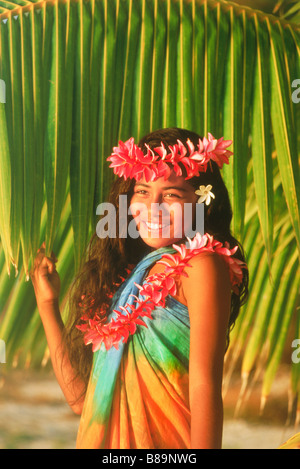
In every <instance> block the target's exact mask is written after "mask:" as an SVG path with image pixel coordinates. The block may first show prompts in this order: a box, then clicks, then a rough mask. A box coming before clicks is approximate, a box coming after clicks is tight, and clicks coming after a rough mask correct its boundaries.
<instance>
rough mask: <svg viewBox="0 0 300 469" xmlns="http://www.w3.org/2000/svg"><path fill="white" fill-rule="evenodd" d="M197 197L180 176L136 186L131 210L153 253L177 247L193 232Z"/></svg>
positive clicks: (173, 174)
mask: <svg viewBox="0 0 300 469" xmlns="http://www.w3.org/2000/svg"><path fill="white" fill-rule="evenodd" d="M197 200H198V197H197V195H196V194H195V189H194V188H193V187H192V186H191V185H190V184H189V183H188V182H187V181H186V180H185V178H184V177H183V176H176V174H175V173H174V172H173V171H172V172H171V175H170V177H169V178H168V179H167V180H165V179H164V178H158V179H157V180H156V181H154V182H146V181H145V180H144V179H141V180H140V181H138V182H136V184H135V187H134V194H133V196H132V198H131V202H130V207H131V213H132V216H133V218H134V220H135V222H136V225H137V229H138V231H139V234H140V236H141V238H142V239H143V241H144V242H145V243H146V244H147V245H148V246H150V247H151V248H153V249H158V248H160V247H164V246H168V245H170V244H173V243H178V242H179V241H181V240H184V239H185V235H186V234H187V233H188V232H189V230H190V229H191V228H192V224H193V220H194V217H195V207H196V203H197Z"/></svg>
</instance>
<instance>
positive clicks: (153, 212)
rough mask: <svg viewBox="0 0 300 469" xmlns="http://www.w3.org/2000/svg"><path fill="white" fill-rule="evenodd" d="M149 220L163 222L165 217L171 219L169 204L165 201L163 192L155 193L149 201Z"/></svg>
mask: <svg viewBox="0 0 300 469" xmlns="http://www.w3.org/2000/svg"><path fill="white" fill-rule="evenodd" d="M147 210H148V221H149V222H150V221H151V222H153V223H155V222H161V221H163V220H164V219H169V215H170V213H169V205H168V204H167V203H166V202H164V200H163V197H162V195H161V194H157V195H155V194H153V196H152V197H150V198H149V200H148V203H147Z"/></svg>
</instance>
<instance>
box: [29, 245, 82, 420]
mask: <svg viewBox="0 0 300 469" xmlns="http://www.w3.org/2000/svg"><path fill="white" fill-rule="evenodd" d="M55 262H56V259H55V256H54V254H53V253H52V257H46V256H45V249H44V243H43V245H42V247H41V248H40V249H39V251H38V254H37V256H36V258H35V261H34V269H33V272H32V273H31V280H32V283H33V287H34V291H35V296H36V301H37V307H38V310H39V313H40V316H41V320H42V323H43V326H44V329H45V334H46V338H47V342H48V347H49V351H50V357H51V361H52V365H53V369H54V373H55V375H56V378H57V381H58V383H59V385H60V387H61V389H62V391H63V393H64V395H65V398H66V400H67V402H68V404H69V405H70V406H71V408H72V410H73V411H74V412H75V413H76V414H78V415H79V414H81V411H82V406H83V401H84V395H83V393H84V389H85V384H84V383H83V381H81V380H80V379H78V378H76V377H75V373H74V370H73V367H72V365H71V363H70V360H69V357H68V353H67V351H66V346H65V344H64V343H63V331H64V324H63V321H62V318H61V315H60V311H59V292H60V278H59V275H58V272H57V271H56V268H55Z"/></svg>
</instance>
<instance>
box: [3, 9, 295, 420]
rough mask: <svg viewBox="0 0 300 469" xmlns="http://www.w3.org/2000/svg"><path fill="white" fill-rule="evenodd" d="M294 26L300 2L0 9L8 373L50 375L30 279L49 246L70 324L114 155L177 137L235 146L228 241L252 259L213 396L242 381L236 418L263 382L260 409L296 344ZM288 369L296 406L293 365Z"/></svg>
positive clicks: (228, 174) (228, 173) (228, 178)
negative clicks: (126, 147)
mask: <svg viewBox="0 0 300 469" xmlns="http://www.w3.org/2000/svg"><path fill="white" fill-rule="evenodd" d="M299 19H300V2H295V1H289V0H286V1H284V0H281V1H271V0H264V1H263V0H262V1H259V0H247V1H246V0H240V1H235V2H229V1H225V0H223V1H222V0H78V1H75V0H74V1H73V0H48V1H41V2H34V1H28V0H17V1H16V0H14V2H6V1H5V0H0V78H1V79H3V80H4V81H5V84H6V102H5V103H0V193H1V204H0V234H1V247H0V338H1V339H3V340H5V342H6V355H7V364H6V367H7V369H9V367H20V368H24V367H28V366H31V367H35V368H40V367H41V366H48V364H49V356H48V350H47V344H46V341H45V337H44V332H43V329H42V325H41V322H40V319H39V315H38V312H37V309H36V302H35V297H34V292H33V288H32V285H31V282H30V281H26V280H28V274H29V271H30V268H31V265H32V260H33V258H34V255H35V253H36V251H37V249H38V248H39V247H40V245H41V244H42V242H43V241H44V240H45V241H46V249H47V253H48V254H50V253H51V251H52V250H53V251H54V252H55V254H56V256H57V258H58V259H59V261H58V263H57V270H58V272H59V274H60V276H61V280H62V289H61V309H62V312H63V314H66V313H67V312H66V308H65V307H64V305H65V304H66V299H67V294H68V289H69V287H70V284H71V282H72V279H73V277H74V274H75V273H76V271H77V270H78V268H79V266H80V263H81V262H82V261H83V259H84V257H85V253H86V247H87V244H88V240H89V238H90V237H91V235H92V233H93V232H94V231H95V227H96V223H97V219H96V207H97V205H98V204H99V203H101V202H102V201H103V200H105V197H106V195H107V192H108V189H109V186H110V184H111V182H112V178H113V174H112V171H111V170H109V169H108V165H107V163H106V157H107V156H108V155H109V154H110V152H111V148H112V146H113V145H115V144H116V142H117V141H118V139H120V138H121V139H127V138H129V136H132V135H133V136H134V137H135V138H136V139H138V138H139V137H141V136H142V135H143V134H145V133H148V132H149V131H151V130H154V129H156V128H160V127H169V126H179V127H186V128H189V129H191V130H195V131H197V132H198V133H200V134H202V135H207V132H211V133H212V134H213V135H215V136H216V137H219V136H221V135H224V136H225V138H226V139H232V140H233V142H234V143H233V151H234V155H235V156H234V157H233V159H232V164H231V165H229V167H226V168H224V170H223V177H224V180H225V182H226V185H227V187H228V190H229V193H230V197H231V202H232V207H233V214H234V215H233V221H232V230H233V232H234V234H235V236H236V237H237V238H238V239H240V241H241V242H242V244H243V245H244V248H245V252H246V256H247V260H248V264H249V269H250V298H249V301H248V303H247V304H246V305H245V306H244V307H243V308H242V311H241V314H240V317H239V319H238V321H237V323H236V326H235V328H234V330H233V332H232V336H231V346H230V349H229V351H228V353H227V356H226V374H225V380H224V385H225V386H224V389H225V392H226V390H227V389H229V386H230V378H231V376H232V373H233V372H234V371H235V370H238V371H240V372H241V376H242V380H241V394H240V399H239V401H238V403H237V409H238V408H239V406H240V405H241V402H242V400H243V398H244V396H245V392H246V391H247V390H249V389H251V386H253V384H254V383H255V382H256V380H258V379H261V381H262V399H261V408H262V409H263V407H264V405H265V402H266V399H267V398H268V396H269V394H270V391H271V386H272V383H273V381H274V377H275V375H276V372H277V370H278V367H279V365H280V363H281V361H282V359H283V356H284V351H286V350H287V351H288V354H289V353H290V355H291V354H292V351H293V350H292V348H291V343H292V340H293V339H294V338H299V337H300V320H299V284H300V275H299V253H300V216H299V200H300V195H299V190H300V184H299V177H300V176H299V148H300V147H299V144H300V142H299V135H300V132H299V130H300V129H299V123H300V104H298V103H299V101H300V84H299V85H298V84H297V81H296V80H298V79H300V28H299ZM298 89H299V91H298ZM292 96H294V99H292ZM289 364H290V370H291V371H290V375H291V379H290V389H289V395H290V403H289V408H290V409H294V410H295V409H296V407H297V401H298V403H299V401H300V399H299V395H300V370H299V368H300V365H299V363H293V362H292V361H291V360H289ZM298 409H299V405H298ZM299 415H300V413H299V410H298V413H297V414H296V419H298V422H299Z"/></svg>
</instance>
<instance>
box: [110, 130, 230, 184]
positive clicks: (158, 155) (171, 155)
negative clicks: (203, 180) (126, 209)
mask: <svg viewBox="0 0 300 469" xmlns="http://www.w3.org/2000/svg"><path fill="white" fill-rule="evenodd" d="M231 144H232V141H231V140H224V137H222V138H220V139H218V140H217V139H215V138H214V137H213V136H212V135H211V134H210V133H209V134H208V138H206V137H204V138H203V140H201V139H200V138H199V143H198V145H197V148H195V146H194V144H193V143H192V142H191V141H190V140H189V139H188V140H187V142H186V145H187V147H188V149H189V152H188V151H187V148H186V147H185V145H184V144H183V143H182V142H181V141H180V140H177V144H175V145H173V146H169V147H168V149H167V148H166V147H165V146H164V145H163V143H162V144H161V146H160V147H157V148H154V149H153V150H152V149H151V148H150V147H149V146H148V145H147V144H146V145H145V146H146V148H147V153H146V155H144V153H143V151H142V150H141V148H140V147H139V146H138V145H136V144H135V143H134V138H133V137H132V138H130V139H129V140H127V141H126V142H122V141H120V142H119V146H118V147H114V148H113V153H112V154H111V155H110V156H109V157H108V158H107V160H108V161H110V162H111V164H110V166H109V167H110V168H113V171H114V173H115V174H116V175H118V176H119V177H124V179H127V178H131V179H132V178H134V179H136V180H137V181H139V180H140V179H141V178H142V177H144V178H145V180H146V181H147V182H149V181H155V180H156V179H157V178H159V177H164V178H165V179H168V177H169V176H170V173H171V169H170V166H169V165H170V164H171V165H173V167H174V171H175V173H176V175H177V176H182V169H181V167H180V165H179V163H181V164H182V165H183V166H184V168H185V169H186V172H187V177H186V178H185V179H190V178H192V177H194V176H199V172H203V171H204V172H205V171H206V169H207V164H208V163H209V161H210V160H213V161H215V162H216V163H217V165H218V166H219V167H220V168H222V166H223V164H224V163H226V164H228V163H229V160H228V158H229V156H231V155H232V154H233V153H232V152H231V151H229V150H227V147H229V146H230V145H231Z"/></svg>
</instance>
